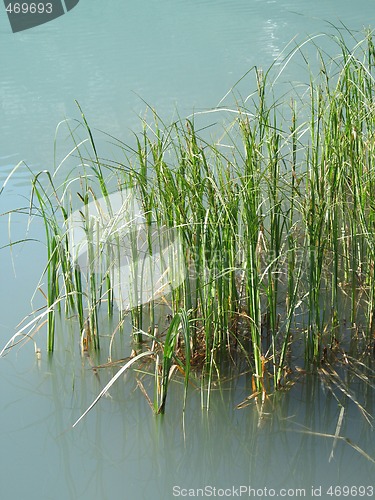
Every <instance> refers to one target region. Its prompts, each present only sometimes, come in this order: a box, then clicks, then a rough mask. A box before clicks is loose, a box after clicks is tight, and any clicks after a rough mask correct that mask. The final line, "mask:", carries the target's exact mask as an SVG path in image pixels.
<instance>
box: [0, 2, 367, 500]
mask: <svg viewBox="0 0 375 500" xmlns="http://www.w3.org/2000/svg"><path fill="white" fill-rule="evenodd" d="M109 3H110V6H108V4H109ZM373 11H374V9H373V2H372V1H370V0H367V1H365V0H361V1H357V2H356V3H355V4H354V3H353V2H349V1H347V0H345V1H341V2H337V1H333V0H331V1H327V0H326V1H322V0H319V1H315V2H301V1H298V2H297V1H277V2H276V1H260V0H258V1H248V0H247V1H245V0H242V1H233V0H232V1H223V0H218V1H215V2H214V1H212V0H206V1H202V0H194V1H190V2H186V1H185V2H182V1H179V0H174V1H172V0H169V1H168V0H159V1H157V2H156V1H152V0H148V1H147V2H138V3H136V2H132V3H130V2H124V1H120V0H113V1H112V2H103V1H98V0H80V2H79V4H78V5H77V6H76V7H75V8H74V9H73V10H72V11H71V12H69V13H68V14H66V15H64V16H62V17H60V18H59V19H56V20H55V21H53V22H50V23H48V24H45V25H42V26H39V27H37V28H34V29H32V30H28V31H24V32H20V33H17V34H13V33H12V32H11V30H10V27H9V23H8V20H7V17H6V15H5V11H4V9H2V10H1V7H0V68H1V71H0V112H1V120H0V186H1V185H2V184H3V182H4V180H5V179H6V178H7V175H8V174H9V172H10V171H11V170H12V168H13V167H14V166H15V165H17V164H18V163H19V162H20V161H24V162H25V163H26V164H27V165H28V167H29V168H30V169H31V170H32V171H38V170H40V169H48V170H52V169H53V167H54V165H55V164H58V163H59V162H60V161H61V160H62V159H63V158H64V156H65V155H66V154H67V153H68V152H69V150H70V147H71V141H69V138H68V132H67V128H66V127H64V126H61V127H60V129H59V132H58V133H57V139H56V152H55V151H54V144H55V136H56V127H57V125H58V124H59V123H60V122H61V121H62V120H65V119H69V120H70V121H69V123H70V124H71V126H72V127H74V124H75V120H77V119H79V118H80V115H79V112H78V109H77V106H76V104H75V102H74V100H75V99H76V100H77V101H79V103H80V105H81V107H82V109H83V110H84V112H85V114H86V116H87V118H88V120H89V123H90V125H91V127H92V128H93V130H94V132H95V135H96V137H97V138H98V141H99V144H100V148H101V149H100V152H101V153H102V154H103V156H107V157H113V156H116V155H117V154H118V151H117V150H116V149H115V148H114V147H113V146H112V145H111V144H110V141H109V140H108V139H106V138H105V136H103V135H101V134H100V133H99V130H103V131H105V132H107V133H109V134H111V135H113V136H116V137H118V138H119V139H121V140H123V141H125V142H127V141H131V137H132V133H131V131H132V130H139V129H140V128H141V125H140V121H139V116H144V115H145V113H147V112H146V110H147V106H146V103H148V104H149V105H151V106H154V107H155V108H156V109H157V111H158V113H159V114H160V115H161V116H162V117H164V118H165V119H166V120H169V119H172V118H173V117H176V116H177V113H178V114H179V115H180V116H181V117H184V116H187V115H189V114H191V113H192V112H201V111H205V110H208V109H211V108H213V107H215V106H217V105H218V104H219V103H225V104H226V105H228V106H230V105H233V97H232V96H231V95H229V96H228V97H227V98H226V99H225V100H224V101H222V98H223V97H224V96H225V95H226V94H227V93H228V91H229V90H230V89H231V87H232V85H233V84H234V83H235V82H236V81H237V80H238V79H240V78H241V76H242V75H244V74H245V73H246V72H247V71H248V70H249V69H250V68H251V67H252V66H254V65H257V66H260V67H263V68H267V67H268V66H269V65H270V64H271V63H272V62H273V61H275V59H277V58H278V57H281V56H282V54H283V53H285V51H284V48H285V47H286V46H287V44H288V43H289V42H290V41H291V40H292V39H293V38H295V40H296V41H297V42H301V41H303V40H304V39H305V38H306V37H307V36H308V35H312V34H319V33H323V32H324V33H333V32H334V30H333V28H332V26H331V25H330V23H333V24H334V25H336V26H339V25H340V22H342V23H343V24H344V25H346V26H348V27H349V28H350V29H352V30H360V29H362V27H363V26H367V25H369V24H370V25H371V24H372V25H374V19H373V17H374V16H373ZM316 43H317V44H318V45H319V46H321V47H322V48H323V49H324V48H328V47H329V43H328V39H327V37H325V36H320V37H319V38H317V39H316ZM290 47H291V45H290ZM311 63H312V64H313V63H314V58H313V56H312V59H311ZM301 68H302V67H301V64H300V61H298V59H297V58H296V60H295V62H294V61H292V62H291V64H290V65H289V66H288V68H287V69H286V70H285V71H284V72H283V73H282V75H281V77H280V82H281V83H283V82H284V83H286V82H289V81H290V82H298V81H301V80H302V81H303V78H304V74H303V73H301V72H302V69H301ZM253 86H254V84H253V81H252V80H251V79H245V80H243V81H242V82H241V84H240V85H239V86H238V88H237V89H238V91H239V92H240V93H241V95H242V96H244V97H246V96H247V95H248V94H249V93H250V92H251V91H252V90H253ZM147 116H150V112H148V114H147ZM212 116H215V117H214V118H213V119H212V123H214V122H215V120H219V118H218V117H217V116H216V115H212ZM212 130H214V127H213V129H212ZM29 177H30V174H29V173H28V171H27V169H26V168H25V167H23V168H20V169H19V170H18V171H17V173H16V174H15V176H14V178H12V180H11V181H10V182H9V184H8V185H7V187H6V189H5V191H4V192H3V193H2V194H1V195H0V213H3V212H6V211H7V210H10V209H12V208H15V207H19V206H26V205H27V201H26V199H25V197H27V194H28V192H29V191H30V188H29V184H28V181H29ZM9 227H11V234H10V237H11V239H12V241H16V240H17V239H22V238H24V237H25V233H26V230H27V226H26V221H25V217H16V216H12V218H11V225H10V226H9V224H8V217H6V216H3V217H0V247H1V246H3V245H5V244H6V243H7V242H8V241H9ZM27 235H28V237H30V238H36V239H40V240H42V241H43V232H42V230H41V228H40V227H38V225H37V224H34V225H33V226H32V228H31V229H30V231H29V233H27ZM0 256H1V258H0V276H1V282H2V285H1V289H0V332H1V333H0V341H1V344H2V345H3V344H4V343H5V342H6V341H7V339H8V338H9V337H10V336H11V335H12V334H13V333H14V332H15V328H16V325H17V324H18V323H19V321H20V320H21V319H22V318H24V317H25V316H26V315H27V314H29V313H30V311H32V310H33V309H34V308H36V307H38V306H39V305H41V304H42V303H43V300H42V296H41V294H40V293H39V292H36V294H35V297H34V300H33V304H30V299H31V297H32V296H33V293H34V290H35V289H36V286H37V283H38V279H39V277H40V275H41V273H42V270H43V265H44V260H45V247H44V245H43V243H38V242H29V243H25V244H23V245H20V246H16V247H13V250H12V253H11V252H10V251H9V249H6V250H4V249H3V250H1V254H0ZM76 333H77V332H72V335H73V334H75V335H76ZM36 342H37V344H38V346H39V347H41V348H42V359H41V360H40V361H38V360H37V359H36V357H35V354H34V346H33V344H32V343H31V342H30V343H29V344H27V345H26V346H25V347H23V348H22V349H21V350H17V349H15V350H13V351H12V352H11V353H9V354H8V356H6V357H5V358H4V359H2V360H0V377H1V382H0V394H1V409H0V411H1V413H0V415H1V417H0V418H1V437H2V463H1V473H0V477H1V483H0V495H1V498H4V499H8V498H9V499H13V498H14V499H17V500H18V499H22V498H28V499H33V498H38V499H41V500H44V499H49V498H51V499H54V500H55V499H68V498H71V499H84V500H86V498H87V499H93V500H101V499H107V498H108V499H112V498H144V499H147V500H148V499H151V498H157V499H159V498H160V499H164V498H173V486H176V489H175V490H174V491H175V494H177V493H178V492H181V491H182V490H181V489H179V488H186V489H189V488H191V489H194V488H204V487H205V486H211V487H216V488H231V487H232V486H233V487H234V488H235V487H237V486H238V487H239V486H241V485H243V486H245V485H247V486H249V485H251V486H254V487H256V488H258V489H262V488H263V489H264V488H268V489H270V488H274V489H275V490H277V491H280V488H286V489H288V488H297V487H300V488H305V489H306V495H305V498H312V493H311V488H312V487H315V488H318V487H320V486H322V487H323V492H322V493H324V492H325V494H322V496H321V497H322V498H332V497H329V495H328V493H327V491H328V488H329V485H331V484H332V485H333V486H345V485H349V486H352V485H355V486H360V485H362V486H370V485H371V484H372V485H373V486H374V480H373V478H374V476H375V474H374V466H373V464H371V462H369V461H368V460H367V459H366V458H365V457H364V456H363V454H361V453H360V452H359V451H358V449H357V450H356V449H354V448H353V446H352V445H351V444H354V445H355V446H357V447H359V448H360V449H361V450H362V451H363V453H368V454H370V455H371V456H372V457H373V456H374V452H373V450H374V444H375V440H374V433H373V431H372V428H371V427H370V426H369V425H368V423H367V422H366V420H365V418H364V417H363V415H362V414H361V413H360V411H359V410H358V408H357V407H356V405H355V404H354V403H352V402H350V400H348V399H347V398H345V397H344V395H343V394H341V393H339V394H338V396H337V397H338V398H339V401H340V402H341V403H342V404H343V405H344V407H345V413H344V420H343V424H342V427H341V431H340V432H341V434H340V435H341V436H343V437H345V438H349V439H350V440H351V441H350V442H348V441H346V440H344V439H340V440H339V441H338V442H337V443H336V446H335V449H334V455H333V458H331V460H330V455H331V452H332V447H333V443H334V441H333V438H331V437H324V436H322V435H318V434H319V433H320V434H330V435H334V434H335V430H336V426H337V423H338V420H339V416H340V407H339V406H338V405H337V401H336V400H335V399H334V398H333V397H332V395H331V393H330V392H329V390H327V388H324V386H323V385H322V384H321V383H320V381H319V380H312V381H311V380H309V381H308V380H304V379H303V378H301V379H300V381H299V382H298V383H297V384H296V386H295V387H294V388H293V390H292V392H291V393H290V394H281V397H280V398H279V399H278V400H277V401H274V400H272V401H270V402H268V403H267V404H266V406H265V407H264V408H257V407H256V405H255V404H252V405H249V406H248V407H246V408H245V409H243V410H236V409H235V405H236V404H238V403H239V402H240V401H241V400H243V399H244V398H245V396H246V395H247V394H249V392H251V389H250V388H247V387H246V386H245V384H244V382H243V381H239V382H238V383H237V385H235V386H231V385H230V384H229V387H228V388H225V390H224V392H223V394H222V395H220V393H219V392H217V393H215V395H214V397H213V401H212V405H211V409H210V411H209V412H208V413H207V412H205V411H204V412H202V411H201V408H200V405H201V398H200V394H199V391H197V390H195V391H194V390H193V389H192V390H191V393H190V399H189V401H190V402H189V406H188V410H187V413H186V415H185V420H182V417H181V407H182V401H181V395H180V391H179V387H178V386H176V388H175V390H174V391H172V393H171V399H170V400H169V404H168V406H167V414H166V415H165V417H164V418H163V419H159V418H155V417H154V416H153V415H152V413H151V411H150V409H149V407H148V405H147V402H146V401H145V399H144V398H143V396H142V395H141V393H140V391H138V390H137V391H134V390H133V389H134V380H133V379H132V378H131V377H130V378H128V379H127V380H126V381H124V383H123V384H118V385H117V386H116V387H115V388H114V389H113V391H111V396H112V398H105V399H103V401H101V402H100V403H99V405H98V406H97V407H95V408H94V409H93V410H92V412H91V413H90V414H89V415H88V416H87V418H86V419H85V420H84V421H83V422H81V423H80V424H79V426H77V428H75V429H74V430H72V429H71V424H72V423H73V422H74V421H75V420H76V419H77V418H78V417H79V415H80V414H81V413H82V412H83V411H84V410H85V409H86V407H87V406H88V405H89V404H90V402H91V401H92V400H93V399H94V397H95V396H96V394H97V393H98V392H99V391H100V389H101V388H102V387H103V386H104V384H105V382H106V381H107V380H108V378H109V376H110V374H108V373H105V372H103V374H101V379H100V381H98V380H97V378H96V377H94V376H93V375H92V372H91V371H90V369H89V364H88V362H87V361H86V360H84V361H82V360H81V359H80V357H79V353H78V345H72V344H69V343H67V346H65V347H64V346H62V345H60V347H59V349H58V351H57V352H56V354H55V355H54V356H53V358H52V359H48V357H47V355H46V353H45V352H44V345H45V341H44V330H43V329H42V330H41V332H40V333H39V334H38V335H37V336H36ZM125 344H126V345H125V346H124V352H125V354H126V352H127V350H129V349H130V346H129V345H128V344H127V343H126V342H125ZM102 356H103V360H105V356H106V354H105V353H103V354H102ZM370 375H371V374H369V376H370ZM229 389H230V390H229ZM352 390H353V392H354V393H355V394H356V395H357V398H358V400H359V401H360V402H361V404H362V405H364V406H365V407H366V408H367V410H368V411H369V412H370V413H374V392H373V389H371V388H367V389H366V388H364V387H361V386H358V385H355V384H354V383H353V384H352ZM311 394H313V397H311ZM297 431H298V432H297ZM307 432H314V433H315V435H312V434H308V433H307ZM207 491H208V490H207ZM211 491H212V490H211ZM263 492H264V490H263ZM259 493H260V492H258V497H259V496H260V495H259ZM243 496H244V497H245V495H243ZM290 496H291V495H290ZM294 496H296V495H294Z"/></svg>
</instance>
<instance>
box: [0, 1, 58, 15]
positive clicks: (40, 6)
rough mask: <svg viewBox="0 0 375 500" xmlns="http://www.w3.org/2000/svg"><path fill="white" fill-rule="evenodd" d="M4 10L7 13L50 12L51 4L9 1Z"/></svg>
mask: <svg viewBox="0 0 375 500" xmlns="http://www.w3.org/2000/svg"><path fill="white" fill-rule="evenodd" d="M6 11H7V12H8V14H52V4H51V3H42V2H39V3H18V2H16V3H13V2H10V3H9V4H8V6H7V8H6Z"/></svg>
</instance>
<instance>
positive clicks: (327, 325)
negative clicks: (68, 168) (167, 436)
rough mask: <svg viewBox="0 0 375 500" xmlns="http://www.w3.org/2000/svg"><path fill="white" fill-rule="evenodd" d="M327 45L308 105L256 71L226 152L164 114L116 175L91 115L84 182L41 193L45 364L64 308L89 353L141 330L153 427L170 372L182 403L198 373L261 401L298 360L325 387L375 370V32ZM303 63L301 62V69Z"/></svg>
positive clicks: (192, 126)
mask: <svg viewBox="0 0 375 500" xmlns="http://www.w3.org/2000/svg"><path fill="white" fill-rule="evenodd" d="M332 39H333V40H334V41H335V43H336V47H338V54H337V55H335V57H332V58H329V57H328V56H326V55H325V54H323V52H322V51H319V49H316V53H317V54H318V58H319V60H320V67H319V70H318V71H317V73H316V74H315V75H314V74H311V73H310V74H309V76H310V81H309V83H307V84H305V86H304V87H301V88H302V92H301V91H297V90H292V91H290V92H289V93H288V95H287V96H286V95H283V96H282V98H281V99H280V98H279V99H276V98H275V93H274V92H275V88H276V87H275V83H274V80H273V79H272V78H273V75H274V71H275V68H276V67H275V66H274V67H272V68H270V69H269V70H268V71H267V72H262V71H261V70H259V69H258V68H254V69H253V71H252V73H250V76H251V74H252V75H253V76H254V79H253V86H254V91H253V92H252V93H251V95H250V96H249V97H248V98H247V99H246V102H243V103H241V104H238V105H237V107H236V109H233V110H230V111H231V112H234V113H235V120H234V121H230V122H228V123H227V125H226V127H225V130H224V133H223V134H222V136H221V138H220V140H213V139H212V138H211V137H209V136H208V132H209V131H208V130H206V129H203V130H199V127H198V125H197V122H198V121H199V117H197V116H196V117H195V118H191V119H187V120H178V121H175V122H173V123H172V124H168V125H166V124H165V123H163V121H162V120H161V118H160V117H159V116H158V115H157V114H156V112H155V111H152V112H153V122H152V123H148V122H146V121H142V131H141V132H140V133H139V134H136V135H135V136H134V142H133V145H132V146H129V145H125V144H123V143H121V142H120V141H116V146H117V147H118V148H120V151H121V154H122V160H120V161H116V162H115V161H113V162H110V161H108V160H103V159H101V158H100V157H99V154H98V152H97V147H96V144H95V142H94V138H93V132H92V131H91V129H90V128H89V125H88V123H87V121H86V118H85V116H84V115H83V114H82V116H83V122H82V129H81V130H85V131H86V133H87V136H88V140H87V142H84V141H82V142H81V141H80V140H79V139H78V135H79V130H78V131H77V130H75V131H74V132H73V131H72V134H71V137H72V138H73V140H74V149H73V153H72V154H71V155H70V157H73V156H75V157H77V156H78V158H79V167H78V168H77V169H75V170H74V171H73V173H72V174H71V175H70V176H69V177H67V178H66V179H65V180H64V182H62V183H60V184H59V183H58V181H57V178H58V175H57V172H56V173H55V174H49V173H44V174H38V175H37V176H35V179H34V182H33V190H32V196H31V201H30V211H31V212H32V213H33V214H36V215H38V216H39V217H41V218H42V220H43V222H44V224H45V228H46V239H47V250H48V252H47V254H48V255H47V258H48V260H47V266H46V275H47V291H46V297H47V311H48V313H47V320H48V349H49V350H53V348H54V344H55V336H56V331H55V328H54V324H55V315H56V314H57V311H58V308H60V306H61V307H63V306H64V307H65V311H64V314H66V315H67V316H72V315H76V316H77V317H78V319H79V323H80V331H82V332H83V334H82V345H83V346H84V349H90V348H95V349H98V348H99V346H100V342H99V339H100V329H99V324H100V321H99V318H100V317H103V315H108V317H109V318H112V319H113V317H114V315H117V316H118V323H119V325H121V324H122V322H123V321H124V318H125V317H128V316H129V315H130V317H131V323H132V333H133V336H134V342H135V344H134V345H135V348H136V350H138V349H140V350H138V352H141V354H142V357H143V358H144V359H143V362H145V361H146V360H147V362H146V363H147V366H148V367H151V366H153V367H154V368H152V369H151V372H152V374H153V376H154V381H155V384H154V401H153V402H152V406H153V408H154V410H155V411H156V412H163V411H164V408H165V400H166V395H167V388H168V383H169V380H170V378H171V374H172V373H173V372H174V371H177V372H179V373H181V374H182V375H183V377H184V380H185V391H187V387H188V384H189V380H192V373H193V372H194V374H195V375H194V376H195V377H196V376H197V374H199V376H200V377H203V378H204V379H205V380H207V381H208V384H210V383H211V381H212V379H213V377H214V375H219V376H220V374H221V373H223V371H225V370H226V369H227V368H228V366H234V367H237V368H238V369H239V370H243V371H245V370H250V372H251V374H252V387H253V393H254V394H255V395H257V394H263V395H264V394H266V393H269V392H272V391H274V390H277V389H279V388H281V387H283V386H285V385H286V384H287V383H288V380H289V379H290V378H292V372H293V368H294V359H295V358H296V357H302V358H303V359H304V363H305V370H306V371H312V370H315V369H316V368H317V369H320V367H321V366H322V364H325V365H327V363H331V362H335V360H336V361H337V360H339V359H341V360H342V359H343V357H342V356H343V355H345V352H347V351H348V350H349V352H350V354H351V356H354V357H355V356H357V358H358V359H360V360H361V363H362V362H363V363H365V362H367V361H365V360H366V359H367V360H368V359H370V357H371V356H374V354H375V345H374V333H375V277H374V261H375V203H374V196H373V195H374V193H375V165H374V159H375V112H374V111H375V110H374V97H375V92H374V89H375V86H374V63H375V49H374V44H373V35H372V33H371V32H367V33H366V36H365V38H363V39H362V40H360V41H358V42H357V41H356V42H355V44H354V47H353V48H352V49H349V48H348V45H347V44H346V43H345V42H344V38H343V37H342V36H333V37H332ZM295 54H300V55H301V54H302V56H303V48H302V47H297V48H296V49H294V50H293V51H292V53H291V54H289V55H288V57H287V58H286V60H288V61H289V63H288V64H292V62H290V61H293V58H292V56H293V55H295ZM279 67H280V66H278V67H277V69H278V68H279ZM250 76H249V78H250ZM216 111H219V110H216ZM223 113H224V111H223ZM231 116H232V115H231ZM60 174H61V169H60V168H59V175H60ZM43 175H44V179H42V177H43ZM129 193H131V195H130V196H129ZM114 196H115V198H114ZM118 199H120V201H121V203H120V204H118ZM135 205H136V209H135V208H134V206H135ZM124 206H126V207H127V208H126V213H130V214H131V216H128V218H127V219H126V216H125V210H124ZM77 207H78V208H77ZM92 210H94V211H95V213H96V219H92V218H91V217H90V215H91V214H92ZM74 214H76V215H77V214H78V215H77V216H78V222H77V220H76V219H74V217H75V216H74ZM137 218H138V219H137ZM125 219H126V220H125ZM124 220H125V222H124ZM95 224H98V226H97V227H96V229H95ZM137 224H138V226H141V227H142V231H143V233H142V235H141V234H140V233H139V231H138V230H133V229H131V228H133V227H134V225H137ZM72 225H73V226H74V227H75V228H77V227H78V228H79V230H80V231H81V235H82V234H83V236H84V239H85V245H86V246H85V249H84V254H85V259H86V260H85V263H82V255H83V254H82V253H81V254H80V256H79V257H81V260H80V259H79V258H78V259H77V258H74V255H73V254H74V252H75V251H76V246H75V244H76V243H77V242H75V243H74V241H73V242H72V237H71V236H72V234H71V233H72V231H71V227H72ZM99 226H100V227H99ZM124 231H125V232H124ZM142 238H143V239H142ZM165 238H166V239H165ZM124 239H126V244H125V243H124ZM140 239H142V243H141V244H140ZM140 245H141V246H140ZM125 246H126V250H125V249H124V248H125ZM164 250H165V251H164ZM142 252H143V253H142ZM124 253H126V255H127V260H126V263H124V261H123V255H124ZM140 254H142V255H147V259H146V258H144V259H142V258H140ZM147 266H148V267H147ZM146 267H147V269H146ZM125 268H126V270H125V271H124V269H125ZM146 274H147V278H145V276H146ZM124 281H126V287H127V290H125V291H124ZM146 288H147V290H148V291H149V293H148V292H147V293H146V290H145V289H146ZM129 290H130V291H129ZM155 291H157V293H155ZM161 303H163V307H167V314H166V323H165V328H161V320H160V313H159V310H160V304H161ZM117 316H116V317H117ZM158 318H159V319H158ZM34 326H35V325H33V327H34ZM163 330H164V331H163ZM116 335H119V334H118V333H117V330H116ZM83 340H84V342H83ZM112 341H113V342H115V341H116V336H115V335H114V336H113V339H112ZM354 344H355V345H356V349H355V350H356V352H355V353H354V352H352V350H353V349H354V348H353V346H354ZM111 345H112V342H111ZM136 346H138V347H136ZM146 351H148V352H149V354H148V355H147V356H145V355H144V353H145V352H146ZM338 353H340V355H338ZM135 356H137V354H135ZM133 362H135V361H134V358H133V359H132V362H131V364H133ZM340 362H342V361H340ZM129 363H130V361H129V362H128V363H127V365H126V366H128V364H129ZM152 363H153V365H152ZM129 366H130V365H129ZM116 378H117V377H116ZM143 391H145V392H146V389H145V388H144V387H143ZM150 401H151V400H150Z"/></svg>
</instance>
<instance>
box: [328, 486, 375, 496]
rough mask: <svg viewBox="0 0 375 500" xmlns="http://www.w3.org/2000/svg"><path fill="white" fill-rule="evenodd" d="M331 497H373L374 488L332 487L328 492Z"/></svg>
mask: <svg viewBox="0 0 375 500" xmlns="http://www.w3.org/2000/svg"><path fill="white" fill-rule="evenodd" d="M326 494H327V495H329V496H330V497H350V498H353V497H373V496H374V487H373V486H330V487H329V488H328V490H327V491H326Z"/></svg>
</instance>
